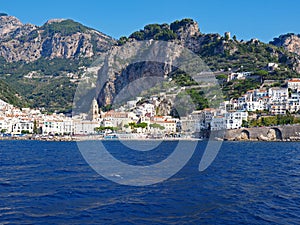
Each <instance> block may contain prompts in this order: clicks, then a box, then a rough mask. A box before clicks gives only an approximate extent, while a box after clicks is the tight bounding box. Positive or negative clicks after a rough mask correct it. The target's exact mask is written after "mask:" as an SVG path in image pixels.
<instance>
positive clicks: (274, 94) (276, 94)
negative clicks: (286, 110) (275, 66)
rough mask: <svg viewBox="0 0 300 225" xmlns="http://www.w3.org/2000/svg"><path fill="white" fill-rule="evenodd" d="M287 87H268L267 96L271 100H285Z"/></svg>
mask: <svg viewBox="0 0 300 225" xmlns="http://www.w3.org/2000/svg"><path fill="white" fill-rule="evenodd" d="M288 94H289V93H288V89H287V88H280V87H272V88H270V89H269V93H268V95H269V97H270V100H271V101H272V102H274V101H276V102H285V101H287V99H288Z"/></svg>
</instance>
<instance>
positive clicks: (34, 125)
mask: <svg viewBox="0 0 300 225" xmlns="http://www.w3.org/2000/svg"><path fill="white" fill-rule="evenodd" d="M33 133H34V134H37V133H38V127H37V122H36V120H34V121H33Z"/></svg>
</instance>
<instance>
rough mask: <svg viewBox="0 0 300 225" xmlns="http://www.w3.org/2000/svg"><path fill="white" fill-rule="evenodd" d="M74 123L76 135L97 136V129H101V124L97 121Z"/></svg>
mask: <svg viewBox="0 0 300 225" xmlns="http://www.w3.org/2000/svg"><path fill="white" fill-rule="evenodd" d="M73 123H74V134H75V135H90V134H95V133H96V131H95V128H96V127H100V123H99V122H97V121H89V120H75V121H73Z"/></svg>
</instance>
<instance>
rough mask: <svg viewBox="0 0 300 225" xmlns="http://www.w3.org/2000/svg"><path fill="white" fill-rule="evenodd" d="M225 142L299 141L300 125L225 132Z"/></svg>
mask: <svg viewBox="0 0 300 225" xmlns="http://www.w3.org/2000/svg"><path fill="white" fill-rule="evenodd" d="M224 139H225V140H237V141H241V140H245V141H247V140H252V141H279V140H282V141H288V140H300V125H285V126H273V127H254V128H242V129H235V130H227V131H226V133H225V135H224Z"/></svg>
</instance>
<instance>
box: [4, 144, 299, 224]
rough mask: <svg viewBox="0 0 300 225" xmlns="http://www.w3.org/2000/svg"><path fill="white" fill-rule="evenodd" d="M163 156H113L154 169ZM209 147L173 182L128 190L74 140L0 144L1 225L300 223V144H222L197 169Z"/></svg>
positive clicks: (166, 150) (116, 150) (117, 148)
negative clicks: (104, 172) (98, 168)
mask: <svg viewBox="0 0 300 225" xmlns="http://www.w3.org/2000/svg"><path fill="white" fill-rule="evenodd" d="M174 144H175V142H165V143H164V144H162V146H161V149H160V150H162V151H159V150H158V151H155V152H152V153H149V154H148V153H143V152H139V153H137V154H136V156H135V155H134V154H132V152H128V153H126V149H125V150H124V146H123V145H122V144H120V143H118V142H117V141H108V142H107V143H106V145H107V146H113V148H112V154H113V155H115V156H117V157H119V159H120V160H122V161H128V162H130V161H131V163H132V164H151V162H154V161H159V160H161V159H163V158H165V157H167V156H168V155H169V154H170V152H171V151H172V148H173V145H174ZM206 144H207V143H206V142H199V143H198V146H197V149H196V151H195V152H194V154H193V156H192V158H191V159H190V161H189V162H188V163H187V164H186V166H185V167H184V168H183V169H182V170H181V171H180V172H178V173H177V174H175V175H174V176H172V177H171V178H169V179H168V180H166V181H164V182H161V183H157V184H153V185H150V186H141V187H134V186H126V185H120V184H117V183H114V182H112V181H110V180H107V179H106V178H104V177H102V176H101V175H99V174H98V173H96V172H95V171H94V170H93V169H92V168H91V167H90V166H89V164H88V163H87V162H86V161H85V159H84V158H83V156H82V155H81V152H80V151H79V149H78V147H77V144H76V143H75V142H39V141H0V224H300V143H293V142H255V143H254V142H223V144H222V147H221V149H220V152H219V154H218V155H217V157H216V159H215V160H214V162H213V163H212V164H211V165H210V166H209V167H208V169H206V170H205V171H204V172H199V170H198V166H199V161H200V159H201V157H202V154H203V149H204V148H205V145H206Z"/></svg>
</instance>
